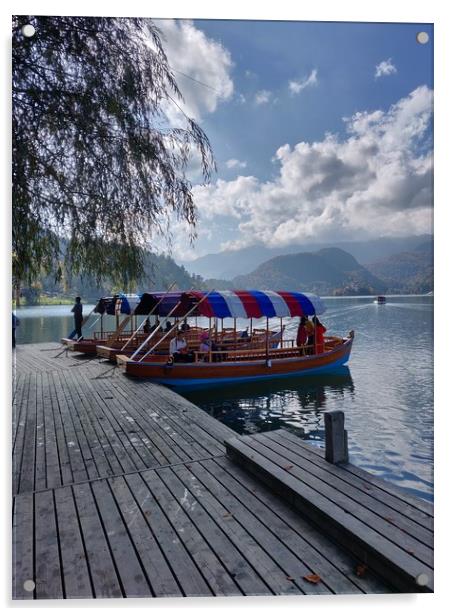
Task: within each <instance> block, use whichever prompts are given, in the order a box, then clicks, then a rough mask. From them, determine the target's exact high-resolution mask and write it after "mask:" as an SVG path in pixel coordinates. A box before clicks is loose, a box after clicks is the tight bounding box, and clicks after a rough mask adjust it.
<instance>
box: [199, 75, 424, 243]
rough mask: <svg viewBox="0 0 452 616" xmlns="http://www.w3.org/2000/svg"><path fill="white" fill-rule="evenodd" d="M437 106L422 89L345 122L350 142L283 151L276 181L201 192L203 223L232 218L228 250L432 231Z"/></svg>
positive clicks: (244, 180) (241, 180)
mask: <svg viewBox="0 0 452 616" xmlns="http://www.w3.org/2000/svg"><path fill="white" fill-rule="evenodd" d="M432 98H433V93H432V91H431V90H430V89H429V88H427V87H426V86H421V87H419V88H417V89H416V90H414V91H413V92H411V93H410V94H409V96H407V97H406V98H402V99H401V100H399V101H398V102H397V103H396V104H394V105H393V106H391V107H390V108H389V109H388V110H386V111H383V110H377V111H363V112H359V113H355V114H354V115H353V116H351V117H349V118H344V123H345V126H346V131H347V134H346V137H345V138H342V139H341V138H339V137H338V136H336V135H331V134H327V135H326V136H325V137H324V139H323V140H321V141H318V142H313V143H308V142H300V143H297V144H296V145H295V146H294V147H291V146H290V145H288V144H286V145H283V146H281V147H280V148H278V150H277V151H276V154H275V160H276V163H277V164H279V166H280V169H279V176H278V177H277V178H276V179H275V180H272V181H267V182H261V181H259V180H258V179H257V178H255V177H253V176H238V177H237V178H236V179H235V180H233V181H231V182H226V181H224V180H218V181H217V182H216V183H215V184H212V185H209V186H196V187H195V188H194V198H195V203H196V204H197V206H198V208H199V212H200V214H201V220H209V219H213V218H214V217H216V216H229V217H233V218H235V219H236V221H237V226H238V232H237V238H236V240H235V241H234V242H229V243H227V244H223V247H229V248H230V247H243V246H247V245H251V244H254V243H256V242H258V241H262V242H265V243H266V244H268V245H270V246H281V245H287V244H290V243H295V242H304V241H307V240H322V241H323V240H325V241H331V240H339V239H352V238H356V237H359V238H360V239H363V238H366V237H368V238H371V237H378V236H403V235H409V234H416V233H425V232H429V231H431V222H432V221H431V218H432V199H433V196H432V164H433V163H432V152H431V151H430V150H428V148H427V151H426V148H425V142H426V141H427V142H428V140H429V127H430V122H431V114H432ZM201 224H202V223H201Z"/></svg>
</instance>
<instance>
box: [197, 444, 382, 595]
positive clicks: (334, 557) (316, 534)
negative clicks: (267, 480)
mask: <svg viewBox="0 0 452 616" xmlns="http://www.w3.org/2000/svg"><path fill="white" fill-rule="evenodd" d="M201 464H202V465H203V466H207V467H209V466H210V465H212V466H213V467H214V468H215V471H214V473H213V474H214V475H215V477H217V478H218V480H219V481H222V482H223V477H224V475H223V474H222V472H223V473H224V474H225V475H226V476H227V477H229V478H230V479H232V480H233V482H234V483H233V485H234V486H235V483H237V482H240V485H241V486H244V487H246V489H247V492H246V493H245V495H244V503H245V504H247V503H250V506H251V504H252V505H253V509H254V502H253V499H257V501H260V502H261V503H263V504H264V505H265V506H266V507H268V508H269V509H271V511H272V513H273V514H274V515H276V516H277V517H278V518H280V519H281V520H283V521H284V522H285V524H287V525H288V527H289V528H291V529H292V530H293V531H295V532H296V533H297V534H299V535H300V536H301V537H302V539H303V540H304V541H306V542H307V544H308V545H309V546H312V549H313V550H314V552H315V553H317V554H321V555H322V557H325V558H326V559H328V561H329V562H331V564H332V565H333V566H334V567H335V568H337V569H339V570H340V571H341V572H342V573H343V574H344V575H345V576H347V577H349V578H350V579H351V580H352V581H353V583H354V584H355V585H356V586H357V587H358V588H360V589H361V590H362V591H363V592H366V593H372V594H375V593H379V592H380V593H381V592H389V591H390V590H391V587H390V586H388V585H387V584H385V583H384V582H383V581H382V580H381V579H379V578H377V577H376V576H375V575H374V574H373V573H370V572H369V573H368V574H367V575H365V576H358V575H356V567H357V565H358V564H360V561H359V560H357V559H356V558H355V557H354V556H352V555H350V554H349V552H348V551H345V550H343V549H342V548H340V547H339V546H337V545H336V544H335V543H334V542H332V541H331V540H330V539H329V538H328V536H327V535H326V534H325V533H322V532H320V531H319V530H318V529H317V528H315V527H314V526H313V525H311V524H310V523H309V522H308V521H307V520H305V519H304V518H303V517H302V516H300V514H299V512H298V511H296V510H295V509H294V508H293V507H290V506H288V504H287V501H286V500H284V499H282V498H280V497H279V496H277V494H275V493H274V492H273V491H271V490H270V489H268V487H267V486H266V485H265V484H264V483H262V482H260V481H256V478H255V477H254V475H252V474H251V473H249V472H248V471H246V470H245V469H243V468H241V467H240V466H238V465H237V464H235V463H234V462H233V461H232V460H230V459H229V458H228V457H227V456H225V457H223V458H215V459H214V460H207V461H203V462H201ZM232 491H233V493H234V494H236V495H237V496H239V494H240V490H239V489H238V488H236V487H234V490H232ZM310 561H311V559H310ZM315 562H316V561H315V559H313V563H315ZM317 566H319V565H317Z"/></svg>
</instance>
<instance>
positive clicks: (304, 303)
mask: <svg viewBox="0 0 452 616" xmlns="http://www.w3.org/2000/svg"><path fill="white" fill-rule="evenodd" d="M191 310H193V312H191V313H190V314H191V315H192V316H203V317H217V318H219V319H225V318H228V317H229V318H231V317H232V318H234V319H250V318H256V319H259V318H261V317H269V318H271V317H302V316H312V315H314V314H323V313H324V312H325V306H324V304H323V302H322V300H321V299H320V297H318V296H317V295H313V294H312V293H298V292H297V291H257V290H252V291H249V290H248V291H235V290H234V291H209V292H207V291H187V292H186V293H183V292H181V291H176V292H171V293H165V292H164V291H154V292H150V293H143V294H142V295H125V294H124V293H121V294H119V295H115V296H113V297H104V298H102V299H101V300H99V302H98V305H97V306H96V309H95V311H96V312H99V313H101V314H103V313H107V314H112V315H114V314H118V313H121V314H139V315H146V314H150V313H152V314H155V315H157V316H163V317H164V316H167V315H168V314H171V316H173V317H184V316H185V315H186V314H187V313H188V312H189V311H191Z"/></svg>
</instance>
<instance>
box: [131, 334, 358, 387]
mask: <svg viewBox="0 0 452 616" xmlns="http://www.w3.org/2000/svg"><path fill="white" fill-rule="evenodd" d="M352 344H353V338H346V339H345V340H344V341H343V343H342V344H340V345H338V346H337V347H335V348H334V349H332V350H330V351H327V352H325V353H322V354H320V355H314V356H310V355H305V356H302V355H300V356H294V357H288V358H275V359H273V358H271V359H270V361H269V362H268V361H267V360H265V359H259V360H251V361H238V362H222V363H202V362H199V363H191V364H190V363H187V364H177V363H176V364H173V365H171V366H168V365H167V364H166V362H163V361H162V360H160V361H158V360H157V361H155V359H156V358H152V361H143V362H134V361H130V360H128V358H124V361H123V363H122V365H123V368H124V369H125V372H126V374H128V375H131V376H136V377H141V378H146V379H150V380H152V381H154V382H157V383H162V384H164V385H168V386H170V387H174V388H177V389H179V390H180V389H185V390H188V389H200V388H205V387H215V386H222V385H228V384H233V383H247V382H256V381H264V380H270V379H280V378H285V377H294V376H296V377H298V376H305V375H306V376H307V375H312V374H319V373H322V372H327V371H334V370H335V369H337V368H339V367H340V366H343V365H344V364H345V363H347V361H348V359H349V357H350V353H351V349H352Z"/></svg>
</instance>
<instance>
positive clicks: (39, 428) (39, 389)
mask: <svg viewBox="0 0 452 616" xmlns="http://www.w3.org/2000/svg"><path fill="white" fill-rule="evenodd" d="M45 433H46V431H45V419H44V402H43V383H42V373H41V374H37V375H36V460H35V483H34V485H35V488H34V489H35V490H44V489H45V488H46V487H47V460H46V438H45Z"/></svg>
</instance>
